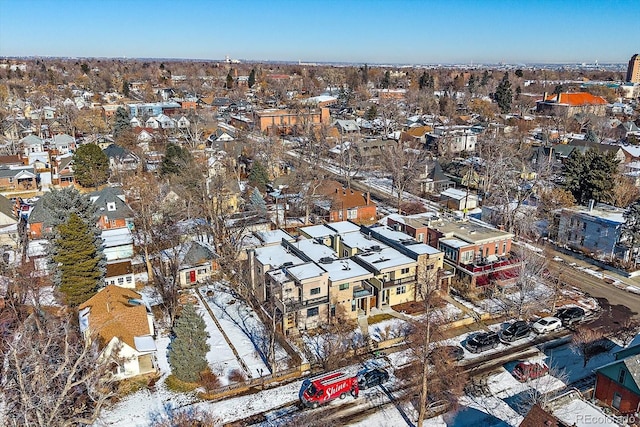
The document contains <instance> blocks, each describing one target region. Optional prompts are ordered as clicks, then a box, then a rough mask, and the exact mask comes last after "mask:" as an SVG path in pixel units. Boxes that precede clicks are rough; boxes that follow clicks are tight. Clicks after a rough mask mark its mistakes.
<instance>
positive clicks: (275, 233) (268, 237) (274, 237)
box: [255, 229, 293, 245]
mask: <svg viewBox="0 0 640 427" xmlns="http://www.w3.org/2000/svg"><path fill="white" fill-rule="evenodd" d="M255 235H256V237H257V238H258V239H260V241H261V242H262V243H264V244H265V245H271V244H274V243H280V242H282V239H285V240H292V239H293V237H291V235H290V234H289V233H287V232H286V231H284V230H280V229H277V230H271V231H256V232H255Z"/></svg>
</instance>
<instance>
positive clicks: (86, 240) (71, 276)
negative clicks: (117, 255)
mask: <svg viewBox="0 0 640 427" xmlns="http://www.w3.org/2000/svg"><path fill="white" fill-rule="evenodd" d="M54 245H55V246H56V249H57V250H56V254H55V255H54V256H53V262H54V263H55V265H56V276H57V277H58V278H59V284H60V291H61V292H62V293H63V294H64V295H65V299H66V303H67V304H69V305H70V306H73V307H75V306H78V305H79V304H82V303H83V302H85V301H86V300H88V299H89V298H91V297H92V296H93V295H94V294H95V293H96V292H97V290H98V286H99V285H101V284H102V282H103V272H102V269H101V268H100V264H101V261H102V252H101V250H100V248H99V247H98V246H97V245H96V241H95V239H94V237H93V235H92V233H91V229H90V227H89V226H88V225H87V224H86V223H85V222H84V221H83V220H82V218H80V217H79V216H78V215H77V214H75V213H72V214H71V215H70V216H69V220H68V221H67V222H66V223H65V224H61V225H59V226H58V237H57V238H56V239H55V240H54Z"/></svg>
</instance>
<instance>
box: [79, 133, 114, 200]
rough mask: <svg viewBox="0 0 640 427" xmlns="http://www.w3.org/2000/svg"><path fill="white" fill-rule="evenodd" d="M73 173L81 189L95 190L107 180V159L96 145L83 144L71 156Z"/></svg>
mask: <svg viewBox="0 0 640 427" xmlns="http://www.w3.org/2000/svg"><path fill="white" fill-rule="evenodd" d="M73 173H74V176H75V179H76V181H77V182H78V183H79V184H80V185H82V186H83V187H89V186H94V187H95V188H96V189H97V188H98V186H99V185H100V184H104V183H105V182H107V179H109V158H108V157H107V155H106V154H104V151H102V150H101V149H100V147H98V146H97V145H96V144H84V145H81V146H80V147H78V149H77V150H76V152H75V154H74V155H73Z"/></svg>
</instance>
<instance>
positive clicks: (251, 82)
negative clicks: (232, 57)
mask: <svg viewBox="0 0 640 427" xmlns="http://www.w3.org/2000/svg"><path fill="white" fill-rule="evenodd" d="M247 84H248V85H249V89H251V88H252V87H253V85H254V84H256V69H255V68H252V69H251V72H250V73H249V80H248V81H247Z"/></svg>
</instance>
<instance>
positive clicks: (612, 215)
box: [566, 203, 626, 224]
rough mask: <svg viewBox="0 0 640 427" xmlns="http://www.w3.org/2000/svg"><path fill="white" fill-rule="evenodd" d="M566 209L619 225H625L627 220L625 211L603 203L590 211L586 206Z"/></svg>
mask: <svg viewBox="0 0 640 427" xmlns="http://www.w3.org/2000/svg"><path fill="white" fill-rule="evenodd" d="M566 209H567V210H569V211H573V212H575V213H578V214H580V215H585V216H590V217H592V218H596V219H600V220H604V221H607V222H614V223H617V224H624V223H625V222H626V220H625V219H624V212H625V210H624V209H621V208H617V207H615V206H610V205H605V204H603V203H598V204H596V205H595V207H594V208H593V209H589V208H588V207H585V206H576V207H573V208H566Z"/></svg>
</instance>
